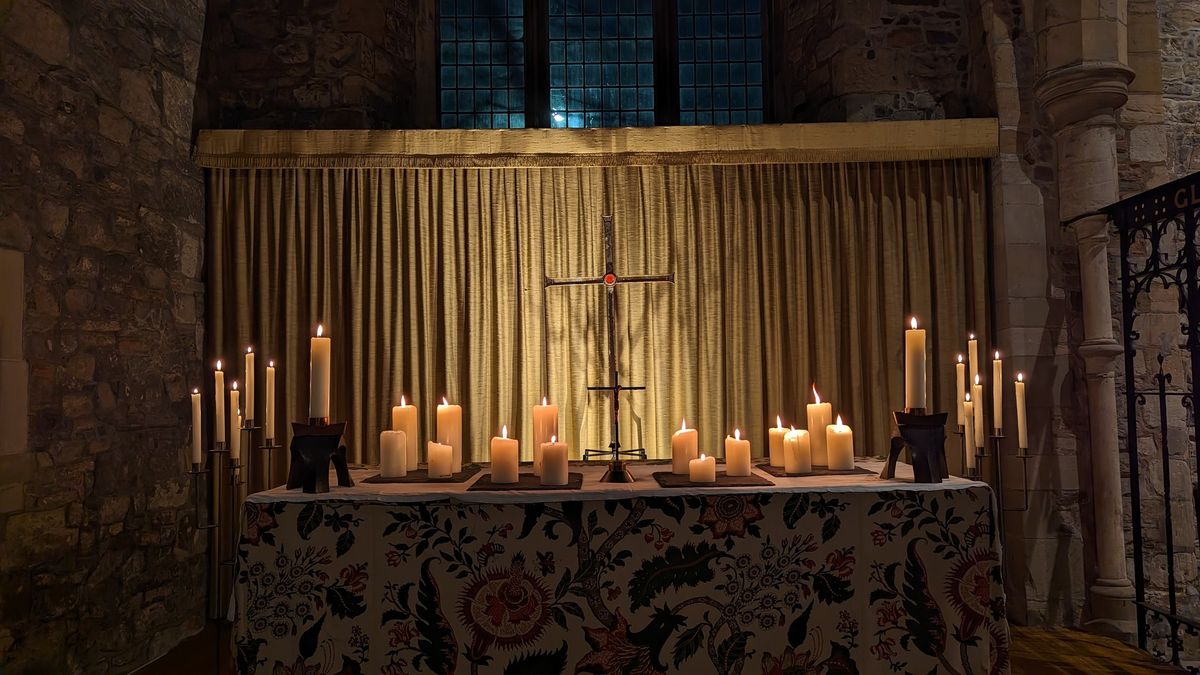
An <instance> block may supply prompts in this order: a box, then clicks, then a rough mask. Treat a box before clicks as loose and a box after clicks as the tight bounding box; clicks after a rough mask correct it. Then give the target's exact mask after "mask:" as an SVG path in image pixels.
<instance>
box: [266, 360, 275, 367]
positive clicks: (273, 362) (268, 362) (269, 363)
mask: <svg viewBox="0 0 1200 675" xmlns="http://www.w3.org/2000/svg"><path fill="white" fill-rule="evenodd" d="M267 367H268V368H274V367H275V361H267Z"/></svg>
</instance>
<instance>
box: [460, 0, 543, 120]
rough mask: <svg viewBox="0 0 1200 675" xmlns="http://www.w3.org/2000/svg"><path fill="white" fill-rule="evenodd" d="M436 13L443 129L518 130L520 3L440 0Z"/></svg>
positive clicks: (521, 62) (521, 104)
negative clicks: (437, 13) (504, 128)
mask: <svg viewBox="0 0 1200 675" xmlns="http://www.w3.org/2000/svg"><path fill="white" fill-rule="evenodd" d="M438 10H439V12H440V16H439V17H438V40H439V42H440V44H439V49H438V55H439V57H440V58H441V66H442V67H441V77H440V80H441V96H440V100H439V103H440V105H441V113H442V114H441V123H442V126H443V127H477V128H484V129H486V128H501V127H507V126H512V125H517V126H523V125H524V124H525V115H524V113H525V92H524V86H525V85H524V82H525V73H524V68H525V66H524V61H525V45H524V42H523V40H524V34H525V3H524V0H439V2H438ZM558 44H560V45H561V43H558Z"/></svg>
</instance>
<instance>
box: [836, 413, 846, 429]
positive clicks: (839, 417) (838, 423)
mask: <svg viewBox="0 0 1200 675" xmlns="http://www.w3.org/2000/svg"><path fill="white" fill-rule="evenodd" d="M837 425H838V426H839V427H844V426H846V425H845V424H842V416H841V415H838V421H837Z"/></svg>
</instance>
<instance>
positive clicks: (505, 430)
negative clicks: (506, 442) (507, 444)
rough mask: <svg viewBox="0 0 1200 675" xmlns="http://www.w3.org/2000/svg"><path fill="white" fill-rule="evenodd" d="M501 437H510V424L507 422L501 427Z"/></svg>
mask: <svg viewBox="0 0 1200 675" xmlns="http://www.w3.org/2000/svg"><path fill="white" fill-rule="evenodd" d="M500 437H501V438H508V425H507V424H505V425H504V426H502V427H500Z"/></svg>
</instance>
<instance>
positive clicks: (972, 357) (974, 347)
mask: <svg viewBox="0 0 1200 675" xmlns="http://www.w3.org/2000/svg"><path fill="white" fill-rule="evenodd" d="M967 363H968V364H969V366H970V368H969V369H968V370H967V375H968V379H967V381H968V382H974V381H975V376H976V375H978V374H979V340H976V339H975V334H974V333H971V334H970V335H968V336H967ZM976 403H977V404H978V403H979V401H976ZM975 407H977V408H978V407H979V406H978V405H976V406H975Z"/></svg>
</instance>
